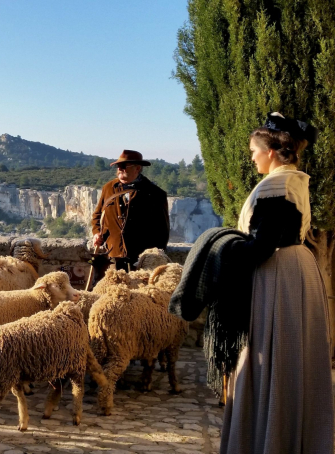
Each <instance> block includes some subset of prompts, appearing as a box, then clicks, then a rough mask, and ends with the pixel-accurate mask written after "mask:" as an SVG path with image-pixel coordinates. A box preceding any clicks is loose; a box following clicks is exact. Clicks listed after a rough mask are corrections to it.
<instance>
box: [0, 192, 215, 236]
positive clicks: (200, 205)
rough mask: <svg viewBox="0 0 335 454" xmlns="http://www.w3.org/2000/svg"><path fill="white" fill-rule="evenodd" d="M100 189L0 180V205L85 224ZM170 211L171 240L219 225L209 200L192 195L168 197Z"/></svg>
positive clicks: (15, 212)
mask: <svg viewBox="0 0 335 454" xmlns="http://www.w3.org/2000/svg"><path fill="white" fill-rule="evenodd" d="M100 194H101V190H100V189H95V188H90V187H86V186H73V185H71V186H67V187H66V188H65V190H64V191H58V192H53V191H36V190H33V189H19V188H17V187H16V186H15V185H8V184H5V183H2V184H0V209H1V210H2V212H4V213H6V215H7V216H12V217H17V218H21V219H24V218H33V219H44V218H46V217H52V218H54V219H56V218H59V217H60V216H62V214H63V213H65V218H66V219H67V220H71V221H75V222H79V223H81V224H84V225H86V226H87V227H88V229H87V230H88V233H89V232H90V228H89V226H90V222H91V218H92V213H93V211H94V209H95V206H96V204H97V202H98V200H99V197H100ZM168 204H169V213H170V223H171V232H170V241H171V242H174V243H178V242H185V243H193V242H194V241H195V240H196V238H197V237H198V236H199V235H200V234H201V233H202V232H204V231H205V230H207V229H209V228H211V227H218V226H220V225H222V220H221V218H220V217H219V216H217V215H216V214H215V213H214V212H213V208H212V205H211V203H210V201H209V200H207V199H204V198H201V199H196V198H192V197H185V198H181V197H168Z"/></svg>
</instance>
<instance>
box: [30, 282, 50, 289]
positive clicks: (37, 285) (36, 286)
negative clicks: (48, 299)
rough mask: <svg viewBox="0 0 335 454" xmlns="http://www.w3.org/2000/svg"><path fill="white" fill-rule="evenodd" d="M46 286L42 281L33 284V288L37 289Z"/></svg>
mask: <svg viewBox="0 0 335 454" xmlns="http://www.w3.org/2000/svg"><path fill="white" fill-rule="evenodd" d="M46 287H47V284H45V283H44V282H41V283H40V284H35V285H34V287H33V289H34V290H38V289H44V288H46Z"/></svg>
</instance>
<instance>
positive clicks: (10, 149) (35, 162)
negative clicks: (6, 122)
mask: <svg viewBox="0 0 335 454" xmlns="http://www.w3.org/2000/svg"><path fill="white" fill-rule="evenodd" d="M96 157H97V156H92V155H85V154H84V153H83V152H81V153H75V152H73V151H69V150H61V149H60V148H55V147H52V146H50V145H46V144H44V143H40V142H31V141H29V140H24V139H21V137H20V136H17V137H13V136H10V135H9V134H2V135H1V136H0V164H4V165H5V166H6V167H7V168H8V169H9V168H16V169H20V168H22V167H34V166H36V167H75V166H89V165H93V164H94V161H95V158H96ZM106 161H108V160H106Z"/></svg>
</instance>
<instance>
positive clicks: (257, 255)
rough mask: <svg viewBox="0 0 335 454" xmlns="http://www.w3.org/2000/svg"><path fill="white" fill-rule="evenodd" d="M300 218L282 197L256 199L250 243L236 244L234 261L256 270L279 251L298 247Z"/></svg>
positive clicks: (297, 212) (291, 205) (296, 211)
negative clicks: (247, 264)
mask: <svg viewBox="0 0 335 454" xmlns="http://www.w3.org/2000/svg"><path fill="white" fill-rule="evenodd" d="M301 218H302V214H301V213H300V212H299V211H298V210H297V207H296V205H295V204H294V203H292V202H289V201H288V200H286V199H285V197H268V198H264V199H258V200H257V204H256V206H255V209H254V213H253V215H252V217H251V220H250V235H249V239H248V240H247V241H244V240H240V241H238V242H235V244H234V245H233V247H232V249H233V257H234V258H233V261H234V262H236V261H241V260H243V262H244V263H246V262H247V263H249V264H250V265H251V266H256V265H259V264H260V263H262V262H264V261H265V260H267V259H268V258H269V257H271V255H272V254H273V253H274V252H275V250H276V249H277V248H279V247H287V246H292V245H294V244H301V240H300V228H301Z"/></svg>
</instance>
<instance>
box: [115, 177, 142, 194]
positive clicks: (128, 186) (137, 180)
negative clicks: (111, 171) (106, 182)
mask: <svg viewBox="0 0 335 454" xmlns="http://www.w3.org/2000/svg"><path fill="white" fill-rule="evenodd" d="M142 181H143V175H142V174H141V173H140V174H139V175H138V176H137V178H135V180H133V181H132V182H131V183H124V184H122V183H121V181H120V183H119V184H121V185H122V189H123V190H124V189H135V188H136V186H137V185H138V184H139V183H141V182H142Z"/></svg>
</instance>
